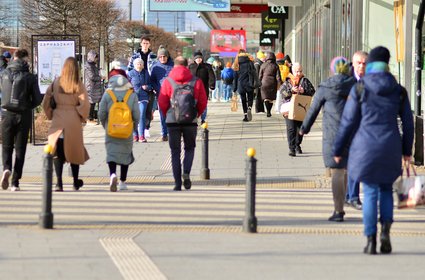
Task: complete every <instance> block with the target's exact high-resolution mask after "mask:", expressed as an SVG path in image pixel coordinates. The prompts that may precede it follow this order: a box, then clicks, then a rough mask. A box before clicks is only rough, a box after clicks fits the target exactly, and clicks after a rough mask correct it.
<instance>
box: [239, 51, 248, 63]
mask: <svg viewBox="0 0 425 280" xmlns="http://www.w3.org/2000/svg"><path fill="white" fill-rule="evenodd" d="M249 61H250V59H249V57H248V54H245V53H243V54H240V55H239V56H238V63H239V64H243V63H248V62H249Z"/></svg>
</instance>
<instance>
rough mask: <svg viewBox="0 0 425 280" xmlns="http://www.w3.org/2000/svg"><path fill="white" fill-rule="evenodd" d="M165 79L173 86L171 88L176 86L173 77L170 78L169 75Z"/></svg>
mask: <svg viewBox="0 0 425 280" xmlns="http://www.w3.org/2000/svg"><path fill="white" fill-rule="evenodd" d="M165 79H166V80H167V81H169V82H170V84H171V86H172V87H173V90H174V89H175V88H176V86H177V83H176V81H174V80H173V79H171V78H170V77H167V78H165Z"/></svg>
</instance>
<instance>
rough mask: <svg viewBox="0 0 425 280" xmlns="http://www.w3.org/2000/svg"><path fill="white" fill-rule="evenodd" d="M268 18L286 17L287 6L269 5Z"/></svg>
mask: <svg viewBox="0 0 425 280" xmlns="http://www.w3.org/2000/svg"><path fill="white" fill-rule="evenodd" d="M268 11H269V18H279V19H288V7H285V6H270V7H269V10H268Z"/></svg>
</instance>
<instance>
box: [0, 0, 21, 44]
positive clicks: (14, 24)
mask: <svg viewBox="0 0 425 280" xmlns="http://www.w3.org/2000/svg"><path fill="white" fill-rule="evenodd" d="M20 6H21V5H20V1H16V0H0V31H1V34H0V42H3V43H4V44H5V45H8V46H14V47H17V46H19V36H18V34H19V29H20V28H21V27H20V24H19V14H20V11H21V10H20Z"/></svg>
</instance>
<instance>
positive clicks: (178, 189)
mask: <svg viewBox="0 0 425 280" xmlns="http://www.w3.org/2000/svg"><path fill="white" fill-rule="evenodd" d="M181 190H182V186H174V189H173V191H176V192H179V191H181Z"/></svg>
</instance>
